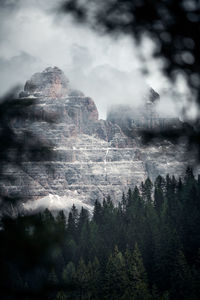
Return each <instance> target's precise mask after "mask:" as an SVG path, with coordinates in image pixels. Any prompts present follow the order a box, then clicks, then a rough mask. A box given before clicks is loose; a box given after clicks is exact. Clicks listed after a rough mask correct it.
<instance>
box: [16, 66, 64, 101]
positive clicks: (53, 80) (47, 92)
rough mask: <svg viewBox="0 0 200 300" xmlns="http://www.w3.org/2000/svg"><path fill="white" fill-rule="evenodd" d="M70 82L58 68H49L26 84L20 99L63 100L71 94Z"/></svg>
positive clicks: (35, 75)
mask: <svg viewBox="0 0 200 300" xmlns="http://www.w3.org/2000/svg"><path fill="white" fill-rule="evenodd" d="M69 90H70V88H69V80H68V79H67V77H66V76H65V74H64V73H63V71H62V70H61V69H59V68H58V67H48V68H46V69H45V70H44V71H42V72H41V73H35V74H34V75H33V76H32V77H31V79H30V80H28V81H27V82H26V83H25V86H24V91H23V92H22V93H21V94H20V97H28V96H34V97H50V98H62V97H65V96H66V95H67V94H68V93H69Z"/></svg>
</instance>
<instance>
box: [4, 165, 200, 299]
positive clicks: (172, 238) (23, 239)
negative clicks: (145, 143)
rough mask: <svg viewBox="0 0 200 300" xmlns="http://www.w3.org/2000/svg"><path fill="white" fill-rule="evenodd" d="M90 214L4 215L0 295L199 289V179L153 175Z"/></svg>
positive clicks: (190, 292)
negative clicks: (5, 216) (115, 205)
mask: <svg viewBox="0 0 200 300" xmlns="http://www.w3.org/2000/svg"><path fill="white" fill-rule="evenodd" d="M94 201H95V206H94V213H93V215H92V216H90V215H89V213H88V212H87V211H86V210H85V209H82V210H81V211H80V213H79V212H78V210H77V209H76V207H75V206H73V207H72V209H71V212H70V213H69V216H68V219H67V220H66V217H65V214H64V213H63V212H62V211H60V212H59V213H58V214H52V213H51V212H50V211H48V210H46V211H44V212H42V213H37V214H35V215H30V216H19V217H17V218H16V219H10V218H4V219H3V220H2V224H1V225H2V229H1V231H0V243H1V248H0V264H1V268H0V270H1V280H0V289H1V299H26V300H28V299H53V300H65V299H66V300H68V299H70V300H72V299H82V300H84V299H96V300H97V299H109V300H117V299H124V300H129V299H131V300H145V299H153V300H154V299H155V300H157V299H163V300H167V299H170V300H178V299H181V300H184V299H187V300H193V299H194V300H196V299H199V295H200V177H199V178H198V179H196V178H195V177H194V175H193V172H192V170H191V169H190V168H188V169H187V171H186V173H185V177H184V178H183V179H178V180H177V179H175V177H170V176H166V178H163V177H161V176H158V177H157V179H156V181H155V183H154V184H153V183H152V182H151V181H150V179H147V180H146V181H145V182H144V183H142V184H141V186H140V187H135V188H134V189H133V190H129V191H128V193H127V195H123V196H122V200H121V202H120V203H119V205H118V207H114V205H113V203H112V199H110V197H109V196H108V198H107V199H105V200H104V202H103V203H102V204H100V203H99V202H98V199H94Z"/></svg>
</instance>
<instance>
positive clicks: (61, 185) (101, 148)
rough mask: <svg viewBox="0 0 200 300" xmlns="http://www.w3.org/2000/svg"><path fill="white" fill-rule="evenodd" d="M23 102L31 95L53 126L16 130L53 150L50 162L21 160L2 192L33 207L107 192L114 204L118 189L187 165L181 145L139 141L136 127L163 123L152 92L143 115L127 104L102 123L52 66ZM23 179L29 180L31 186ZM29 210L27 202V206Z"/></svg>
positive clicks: (29, 85) (84, 200)
mask: <svg viewBox="0 0 200 300" xmlns="http://www.w3.org/2000/svg"><path fill="white" fill-rule="evenodd" d="M20 98H21V99H22V98H25V99H26V100H27V101H29V99H31V100H33V98H35V101H36V106H35V111H37V113H39V114H41V115H43V116H45V114H50V115H54V116H55V123H53V124H48V123H45V122H38V121H37V120H36V121H35V122H28V121H27V122H26V123H24V124H20V126H19V125H18V128H17V130H19V131H21V132H23V131H25V130H26V129H28V130H31V131H32V132H34V133H36V134H38V135H39V136H40V137H42V139H44V140H45V141H48V142H49V143H51V144H53V147H54V148H53V149H54V150H53V155H52V158H51V161H48V160H47V161H45V162H42V163H41V162H39V161H38V162H37V161H35V162H34V163H32V162H29V161H26V160H25V161H24V162H23V168H22V170H21V171H20V174H17V180H16V182H14V183H10V184H9V187H8V186H7V187H6V188H7V191H8V193H11V194H15V193H18V192H20V193H23V194H24V195H26V196H27V198H31V199H32V198H34V199H35V200H36V199H37V200H36V201H35V202H34V207H35V208H36V207H39V206H43V205H47V206H50V208H52V209H54V208H55V207H59V208H64V207H65V206H66V207H67V206H68V205H69V204H70V206H71V203H72V202H75V203H79V204H80V205H83V206H84V205H85V206H88V205H89V206H92V205H93V203H94V202H95V200H96V199H99V200H102V199H103V198H104V197H106V196H107V195H108V194H110V195H111V197H112V199H113V200H114V201H115V202H117V201H118V200H120V199H121V196H122V191H123V190H124V191H125V192H126V191H127V190H128V187H133V186H134V185H136V184H139V183H141V181H143V180H145V178H147V177H148V176H149V177H150V178H151V179H153V180H154V179H155V178H156V176H157V175H158V174H160V175H166V174H167V173H169V174H176V175H181V174H182V172H183V170H184V168H185V167H186V165H187V164H188V163H191V162H188V160H187V152H186V150H185V147H184V144H179V145H177V146H175V145H173V144H172V143H170V142H169V141H164V142H162V144H160V143H159V144H156V143H154V144H152V145H148V146H147V145H146V146H145V145H143V144H142V143H141V137H140V134H139V130H140V128H144V127H145V126H147V125H148V126H160V124H161V123H162V122H164V119H162V118H160V117H158V115H157V114H156V112H155V110H154V105H155V103H156V101H158V94H157V93H155V92H154V91H152V90H151V91H150V95H149V97H147V98H148V99H146V100H145V101H146V102H145V105H146V106H145V109H143V110H141V111H140V112H137V113H136V112H134V111H132V110H130V109H127V108H126V107H125V108H124V110H120V112H119V109H118V108H116V107H115V108H113V111H112V112H110V113H109V114H108V120H107V121H105V120H99V118H98V111H97V108H96V105H95V103H94V101H93V100H92V99H91V98H89V97H85V96H84V94H83V93H82V92H79V91H77V90H73V89H72V88H71V87H70V83H69V80H68V79H67V78H66V77H65V75H64V74H63V72H62V71H61V70H60V69H58V68H57V67H54V68H47V69H46V70H44V71H43V72H42V73H36V74H34V75H33V76H32V77H31V79H30V80H28V81H27V82H26V84H25V87H24V91H23V92H21V93H20ZM120 113H121V115H120ZM127 114H128V116H127ZM119 116H120V117H119ZM168 121H170V120H168ZM176 122H177V123H176V125H174V122H172V123H173V126H178V124H179V122H180V121H177V120H176ZM162 124H164V123H162ZM51 167H52V168H51ZM7 172H8V173H9V172H14V170H10V169H8V170H7ZM27 176H28V178H29V179H30V182H31V184H30V185H29V186H28V188H27V185H26V179H27ZM49 199H50V201H49ZM31 203H33V202H31ZM31 205H32V204H31ZM31 205H30V202H28V204H26V207H27V208H30V207H31Z"/></svg>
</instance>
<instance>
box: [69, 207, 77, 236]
mask: <svg viewBox="0 0 200 300" xmlns="http://www.w3.org/2000/svg"><path fill="white" fill-rule="evenodd" d="M77 223H78V210H77V208H76V206H75V205H74V204H73V206H72V209H71V211H70V213H69V217H68V225H67V233H68V234H69V236H71V237H73V238H76V233H77Z"/></svg>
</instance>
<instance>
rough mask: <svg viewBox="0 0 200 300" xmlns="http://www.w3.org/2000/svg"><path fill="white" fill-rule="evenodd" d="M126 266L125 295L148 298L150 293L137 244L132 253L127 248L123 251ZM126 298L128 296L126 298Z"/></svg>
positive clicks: (137, 298) (139, 298)
mask: <svg viewBox="0 0 200 300" xmlns="http://www.w3.org/2000/svg"><path fill="white" fill-rule="evenodd" d="M125 260H126V268H127V275H128V280H127V286H126V295H127V297H130V298H129V299H136V300H145V299H150V293H149V290H148V285H147V274H146V272H145V268H144V265H143V260H142V256H141V254H140V251H139V248H138V246H137V244H135V248H134V251H133V253H131V252H130V251H129V250H128V249H127V250H126V253H125ZM127 299H128V298H127Z"/></svg>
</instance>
